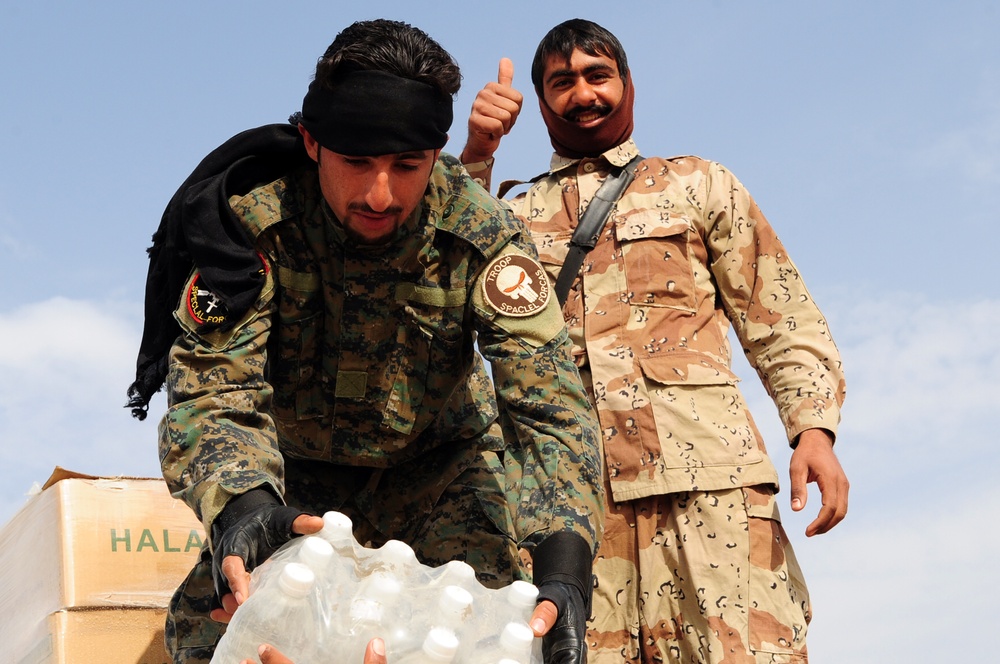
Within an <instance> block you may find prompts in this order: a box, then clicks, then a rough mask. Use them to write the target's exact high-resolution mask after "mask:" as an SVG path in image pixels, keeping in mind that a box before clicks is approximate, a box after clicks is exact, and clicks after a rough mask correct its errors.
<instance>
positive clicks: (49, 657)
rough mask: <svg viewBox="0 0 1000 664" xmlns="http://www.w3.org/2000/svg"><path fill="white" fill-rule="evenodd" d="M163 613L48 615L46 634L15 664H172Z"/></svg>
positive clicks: (121, 610) (96, 610) (90, 611)
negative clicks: (166, 641) (168, 651)
mask: <svg viewBox="0 0 1000 664" xmlns="http://www.w3.org/2000/svg"><path fill="white" fill-rule="evenodd" d="M166 614H167V612H166V610H165V609H126V608H93V607H85V608H77V609H63V610H61V611H56V612H55V613H51V614H49V617H48V620H47V622H46V626H47V628H48V633H47V634H46V635H45V637H44V638H42V639H40V640H39V641H38V642H37V643H36V644H35V646H34V647H33V648H32V649H31V651H30V652H28V653H27V654H26V655H25V656H23V657H21V658H20V659H18V660H16V661H17V664H91V663H92V664H170V657H169V656H168V655H167V651H166V648H165V647H164V645H163V623H164V620H166Z"/></svg>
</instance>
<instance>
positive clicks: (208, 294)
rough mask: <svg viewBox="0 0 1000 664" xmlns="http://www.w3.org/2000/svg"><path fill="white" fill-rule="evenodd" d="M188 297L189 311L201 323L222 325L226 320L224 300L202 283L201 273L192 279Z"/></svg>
mask: <svg viewBox="0 0 1000 664" xmlns="http://www.w3.org/2000/svg"><path fill="white" fill-rule="evenodd" d="M186 299H187V307H188V313H189V314H191V318H193V319H194V321H195V322H196V323H198V324H199V325H204V324H205V323H210V324H212V325H221V324H222V323H224V322H225V321H226V308H225V306H223V304H222V300H220V299H219V297H218V296H217V295H216V294H215V293H213V292H212V291H210V290H208V289H207V288H205V287H204V286H202V285H201V275H200V274H198V275H195V278H194V279H192V280H191V285H190V286H189V287H188V292H187V295H186Z"/></svg>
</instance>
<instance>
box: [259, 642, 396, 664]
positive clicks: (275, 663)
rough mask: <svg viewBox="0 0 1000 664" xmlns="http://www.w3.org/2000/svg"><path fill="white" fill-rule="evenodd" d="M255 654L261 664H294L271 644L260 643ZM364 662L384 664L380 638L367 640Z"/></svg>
mask: <svg viewBox="0 0 1000 664" xmlns="http://www.w3.org/2000/svg"><path fill="white" fill-rule="evenodd" d="M257 654H259V655H260V661H261V664H294V662H292V660H290V659H288V658H287V657H285V656H284V655H282V654H281V653H280V652H278V651H277V650H276V649H275V648H274V647H273V646H269V645H267V644H265V645H262V646H261V647H260V648H259V649H258V650H257ZM331 661H332V658H331ZM241 664H255V663H254V661H253V660H252V659H246V660H243V662H242V663H241ZM364 664H386V661H385V643H383V642H382V639H372V640H371V641H369V642H368V647H367V648H366V649H365V661H364Z"/></svg>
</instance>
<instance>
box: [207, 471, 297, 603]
mask: <svg viewBox="0 0 1000 664" xmlns="http://www.w3.org/2000/svg"><path fill="white" fill-rule="evenodd" d="M301 514H305V512H303V511H302V510H299V509H297V508H295V507H288V506H286V505H282V504H281V502H280V501H279V500H278V499H277V498H275V497H274V494H272V493H271V492H270V491H268V490H266V489H251V490H250V491H248V492H246V493H244V494H243V495H241V496H237V497H236V498H234V499H232V500H231V501H229V502H228V503H227V504H226V506H225V507H224V508H223V509H222V512H221V513H219V516H218V517H216V519H215V521H213V522H212V579H213V580H214V581H215V593H216V595H218V599H219V601H221V600H222V596H223V595H226V594H228V593H229V592H231V591H230V589H229V581H228V579H226V575H225V574H223V573H222V560H223V559H224V558H225V557H226V556H239V557H240V558H241V559H242V560H243V565H244V567H246V570H247V571H248V572H249V571H251V570H253V569H254V568H255V567H257V566H258V565H260V564H261V563H262V562H264V561H265V560H267V559H268V558H269V557H271V554H272V553H274V552H275V551H276V550H278V549H279V548H280V547H281V545H282V544H284V543H285V542H287V541H289V540H290V539H292V538H293V537H294V536H295V535H294V533H292V522H293V521H295V519H296V517H298V516H299V515H301Z"/></svg>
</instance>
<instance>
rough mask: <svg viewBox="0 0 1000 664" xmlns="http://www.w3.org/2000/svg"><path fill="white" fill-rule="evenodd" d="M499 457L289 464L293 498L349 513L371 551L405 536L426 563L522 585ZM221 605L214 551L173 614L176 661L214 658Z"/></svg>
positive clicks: (205, 555) (205, 554)
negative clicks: (375, 465) (459, 564)
mask: <svg viewBox="0 0 1000 664" xmlns="http://www.w3.org/2000/svg"><path fill="white" fill-rule="evenodd" d="M491 454H492V453H490V452H486V453H478V452H476V453H475V454H473V455H465V454H463V455H460V456H459V457H456V456H455V455H451V456H446V455H441V454H439V455H437V456H438V458H436V459H428V458H427V457H426V456H425V457H424V458H422V459H420V460H415V461H414V462H410V463H408V464H405V465H402V466H399V467H397V468H394V469H391V470H385V471H373V470H370V469H363V468H345V467H340V466H330V465H329V464H318V463H317V462H313V461H296V460H291V459H288V460H286V467H285V475H286V499H287V500H288V502H289V503H290V504H294V505H296V506H298V507H300V508H302V509H303V510H305V511H307V512H310V513H312V514H319V515H322V514H323V513H324V512H326V511H328V510H339V511H341V512H343V513H345V514H347V515H348V516H349V517H351V520H352V521H353V522H354V534H355V537H356V538H357V539H358V541H360V542H362V543H365V544H366V545H367V546H370V547H378V546H381V545H382V544H384V543H385V542H386V541H387V540H389V539H399V540H402V541H404V542H406V543H407V544H409V545H410V546H412V547H413V550H414V551H415V552H416V554H417V558H419V559H420V561H421V562H422V563H424V564H425V565H429V566H432V567H437V566H439V565H443V564H444V563H446V562H448V561H449V560H464V561H465V562H467V563H469V564H470V565H471V566H472V567H473V568H475V570H476V572H477V574H478V577H479V580H480V581H481V582H482V583H483V584H484V585H486V586H487V587H491V588H497V587H501V586H505V585H508V584H510V583H511V581H513V580H514V578H515V577H514V573H515V569H514V566H515V563H516V562H517V549H516V547H515V546H514V543H513V539H511V538H510V537H509V536H508V535H507V534H505V533H510V532H511V530H510V526H509V522H507V521H505V519H507V518H509V517H508V516H507V512H506V510H505V509H503V508H502V495H503V493H502V491H501V489H500V487H499V486H498V485H497V483H496V476H495V475H494V473H493V472H492V469H491V468H489V467H488V463H489V460H490V459H489V457H490V455H491ZM292 496H295V497H296V498H297V499H296V500H293V499H292ZM215 606H218V602H217V600H216V598H215V590H214V586H213V583H212V554H211V552H209V550H208V548H207V546H206V547H205V548H204V549H203V550H202V552H201V557H200V558H199V560H198V562H197V564H196V565H195V567H194V568H193V569H192V570H191V572H190V574H189V575H188V577H187V579H185V581H184V582H183V583H182V584H181V586H180V587H179V588H178V589H177V590H176V591H175V593H174V596H173V598H172V599H171V602H170V606H169V609H168V612H167V622H166V628H165V632H164V637H165V640H166V646H167V651H168V652H169V653H170V655H171V657H172V658H173V661H174V662H175V664H196V663H197V664H207V663H208V662H209V661H210V660H211V659H212V653H213V652H214V650H215V644H216V643H217V642H218V640H219V639H220V638H221V637H222V634H223V633H224V632H225V625H223V624H221V623H218V622H215V621H214V620H212V619H211V618H210V617H209V612H210V611H211V610H212V608H213V607H215ZM331 661H333V659H331Z"/></svg>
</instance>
